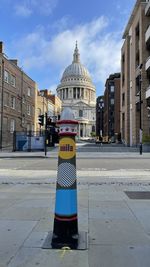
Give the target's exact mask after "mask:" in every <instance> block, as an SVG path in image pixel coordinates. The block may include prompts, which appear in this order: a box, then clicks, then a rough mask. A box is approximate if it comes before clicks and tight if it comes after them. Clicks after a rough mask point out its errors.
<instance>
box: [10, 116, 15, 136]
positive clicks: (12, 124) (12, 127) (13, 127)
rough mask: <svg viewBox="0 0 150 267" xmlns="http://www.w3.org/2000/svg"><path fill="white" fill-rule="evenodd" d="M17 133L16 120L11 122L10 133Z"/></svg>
mask: <svg viewBox="0 0 150 267" xmlns="http://www.w3.org/2000/svg"><path fill="white" fill-rule="evenodd" d="M14 131H15V120H14V119H11V120H10V132H11V133H13V132H14Z"/></svg>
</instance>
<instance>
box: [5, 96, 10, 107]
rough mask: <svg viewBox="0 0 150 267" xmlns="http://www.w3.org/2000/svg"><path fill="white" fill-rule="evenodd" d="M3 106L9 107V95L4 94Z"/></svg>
mask: <svg viewBox="0 0 150 267" xmlns="http://www.w3.org/2000/svg"><path fill="white" fill-rule="evenodd" d="M4 106H7V107H8V106H9V94H8V93H6V92H4Z"/></svg>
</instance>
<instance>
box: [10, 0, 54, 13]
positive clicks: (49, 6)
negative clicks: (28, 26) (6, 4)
mask: <svg viewBox="0 0 150 267" xmlns="http://www.w3.org/2000/svg"><path fill="white" fill-rule="evenodd" d="M57 3H58V0H44V1H43V0H24V1H22V3H20V1H19V0H17V1H16V5H15V6H14V8H15V14H16V15H18V16H21V17H29V16H30V15H31V14H34V13H37V14H39V15H46V16H48V15H50V14H51V13H52V12H53V10H54V9H55V7H56V6H57Z"/></svg>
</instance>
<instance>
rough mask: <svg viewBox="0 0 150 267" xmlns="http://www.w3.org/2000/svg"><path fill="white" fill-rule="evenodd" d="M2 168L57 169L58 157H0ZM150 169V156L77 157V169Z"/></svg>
mask: <svg viewBox="0 0 150 267" xmlns="http://www.w3.org/2000/svg"><path fill="white" fill-rule="evenodd" d="M0 169H15V170H57V157H56V158H26V159H25V158H21V159H18V158H6V159H0ZM95 169H100V170H101V169H105V170H119V169H135V170H136V169H140V170H142V169H147V170H149V169H150V158H142V157H141V158H136V157H135V158H120V157H119V155H118V157H115V158H113V156H112V157H111V158H110V157H108V158H98V159H96V158H77V170H95Z"/></svg>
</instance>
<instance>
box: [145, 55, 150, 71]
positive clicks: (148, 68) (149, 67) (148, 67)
mask: <svg viewBox="0 0 150 267" xmlns="http://www.w3.org/2000/svg"><path fill="white" fill-rule="evenodd" d="M145 70H146V71H150V57H148V59H147V61H146V64H145Z"/></svg>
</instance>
